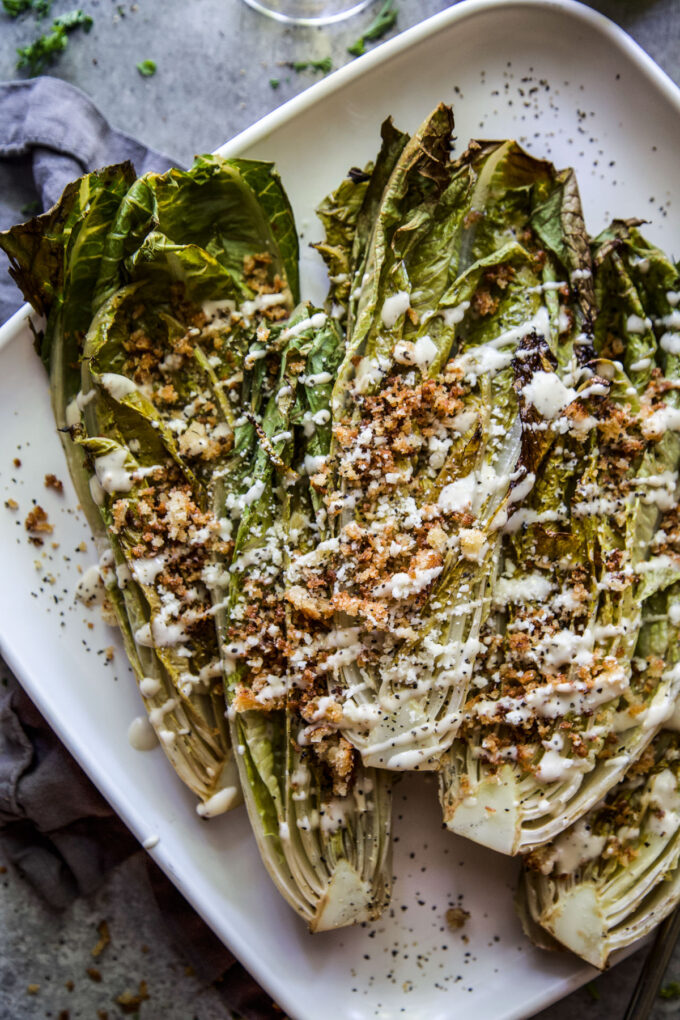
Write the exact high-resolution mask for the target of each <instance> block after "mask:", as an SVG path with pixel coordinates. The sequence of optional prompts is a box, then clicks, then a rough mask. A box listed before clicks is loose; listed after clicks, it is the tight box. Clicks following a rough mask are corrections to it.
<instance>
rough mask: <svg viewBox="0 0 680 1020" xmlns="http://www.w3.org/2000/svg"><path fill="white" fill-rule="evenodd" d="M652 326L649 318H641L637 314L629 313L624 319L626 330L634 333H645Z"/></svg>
mask: <svg viewBox="0 0 680 1020" xmlns="http://www.w3.org/2000/svg"><path fill="white" fill-rule="evenodd" d="M651 328H652V320H651V319H647V318H645V319H642V318H640V316H639V315H629V316H628V318H627V319H626V332H627V333H634V334H636V335H639V334H642V333H646V332H647V331H648V330H650V329H651Z"/></svg>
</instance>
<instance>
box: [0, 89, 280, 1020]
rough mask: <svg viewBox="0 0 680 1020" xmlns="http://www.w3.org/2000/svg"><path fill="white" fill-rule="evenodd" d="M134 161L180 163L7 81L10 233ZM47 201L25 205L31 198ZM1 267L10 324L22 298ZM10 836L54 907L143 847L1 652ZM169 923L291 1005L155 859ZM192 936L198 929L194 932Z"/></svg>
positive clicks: (3, 137) (49, 94)
mask: <svg viewBox="0 0 680 1020" xmlns="http://www.w3.org/2000/svg"><path fill="white" fill-rule="evenodd" d="M126 159H129V160H131V161H132V163H133V164H134V166H135V168H136V170H137V173H138V174H142V173H146V172H147V171H149V170H155V171H164V170H167V169H168V168H169V167H170V166H173V165H177V164H175V163H173V161H172V160H171V159H169V158H168V157H167V156H163V155H162V154H161V153H158V152H154V151H153V150H152V149H148V148H146V147H145V146H144V145H142V144H141V143H139V142H137V141H135V140H134V139H133V138H130V137H129V136H128V135H125V134H122V133H121V132H119V131H115V130H114V129H113V128H111V127H110V125H109V124H108V123H107V122H106V121H105V120H104V118H103V117H102V115H101V114H100V113H99V111H98V110H97V109H96V107H95V106H94V105H93V103H92V102H91V101H90V100H89V99H88V98H87V96H85V95H84V94H83V93H82V92H80V91H79V90H78V89H76V88H74V87H73V86H72V85H68V84H67V83H66V82H63V81H59V80H58V79H56V78H48V77H45V78H37V79H35V80H32V81H19V82H9V83H7V84H0V229H4V228H5V227H8V226H11V225H12V224H13V223H16V222H19V221H20V220H22V219H26V218H28V216H29V215H34V214H35V212H36V211H40V209H48V208H49V207H50V206H51V205H53V204H54V202H55V201H56V200H57V199H58V197H59V195H60V194H61V192H62V190H63V189H64V187H65V185H66V184H68V183H69V182H70V181H72V180H74V179H75V178H76V177H79V176H81V174H83V173H86V172H88V171H90V170H94V169H96V168H97V167H101V166H106V165H108V164H110V163H118V162H121V161H123V160H126ZM31 200H32V201H33V203H37V204H38V205H39V208H38V209H31V210H30V212H28V213H26V212H23V214H22V205H23V206H24V208H25V204H26V203H27V202H28V201H31ZM0 258H2V259H3V260H4V262H3V263H2V264H0V324H1V323H2V322H4V321H5V320H6V319H7V318H8V317H9V316H10V315H11V314H12V313H13V312H15V311H16V310H17V308H19V306H20V305H21V303H22V302H21V295H20V294H19V292H18V290H17V288H16V286H15V285H14V282H13V281H12V280H11V278H10V277H9V275H8V274H7V271H6V270H7V262H6V260H5V257H4V255H1V254H0ZM0 840H2V844H3V849H4V851H5V853H6V854H7V856H8V857H9V859H10V860H11V861H12V862H13V864H14V865H15V866H16V867H17V868H18V870H19V871H20V872H21V873H22V874H23V875H24V877H25V878H26V880H27V881H29V882H30V883H31V885H32V886H33V887H34V888H35V890H36V891H37V892H38V893H39V895H40V896H41V897H42V898H43V899H44V901H45V902H46V903H47V904H48V905H49V906H50V907H52V908H54V909H63V908H64V907H65V906H67V905H68V904H69V903H71V902H72V900H73V899H74V897H76V896H81V895H87V894H88V893H91V892H92V891H93V890H94V889H96V888H97V886H98V885H99V884H100V883H101V882H102V881H103V879H104V877H105V875H106V872H107V871H108V870H109V869H110V868H111V867H113V866H114V865H115V864H117V863H119V862H120V861H122V860H124V859H125V858H126V857H128V856H129V855H130V854H132V853H135V852H136V851H139V844H138V843H137V840H136V839H135V838H134V837H133V836H132V834H131V833H130V832H129V831H128V830H127V828H126V827H125V825H124V824H123V822H122V821H121V820H120V819H119V818H118V817H117V816H116V815H115V813H114V812H113V811H112V810H111V808H110V806H109V805H108V804H107V802H106V801H105V800H104V798H103V797H102V796H101V795H100V794H99V793H98V792H97V790H96V789H95V788H94V786H93V785H92V783H91V782H90V781H89V779H88V778H87V776H86V775H85V774H84V772H83V771H82V770H81V769H80V767H79V766H78V764H77V763H76V762H75V761H74V759H73V758H72V757H71V755H70V754H69V753H68V751H67V750H66V748H65V747H64V746H63V744H62V743H61V742H60V740H59V739H58V737H57V736H56V735H55V734H54V733H53V732H52V730H51V729H50V727H49V726H48V724H47V723H46V722H45V720H44V719H43V718H42V716H41V715H40V713H39V712H38V710H37V709H36V708H35V706H34V705H33V704H32V702H31V701H30V699H29V698H28V696H27V695H26V694H25V693H24V692H23V691H22V690H21V688H20V686H19V685H18V683H17V682H16V680H15V679H14V678H13V677H12V675H11V673H10V671H9V669H8V668H7V666H6V665H5V663H4V662H3V661H2V659H0ZM149 877H150V880H151V887H152V889H153V890H154V893H155V895H156V899H157V901H158V904H159V907H160V909H161V912H162V914H163V919H164V922H166V926H167V928H168V929H169V930H170V931H171V932H173V931H174V932H176V933H177V943H178V947H180V948H181V951H182V953H183V954H184V955H185V956H187V957H188V958H189V961H190V962H191V964H192V965H193V967H194V970H195V971H196V973H197V975H198V976H199V977H200V978H202V979H203V980H205V981H206V982H211V983H215V987H216V988H217V989H218V991H219V992H220V994H221V996H222V998H223V1000H224V1002H225V1005H226V1006H227V1007H228V1008H229V1009H230V1010H234V1011H236V1012H238V1013H239V1014H240V1015H241V1016H243V1017H245V1018H247V1020H270V1018H272V1017H276V1018H277V1020H281V1016H282V1014H281V1011H280V1010H279V1009H278V1008H276V1007H275V1006H274V1005H273V1004H272V1002H271V999H270V998H269V996H268V995H267V994H266V993H265V992H263V991H262V989H261V988H260V987H259V985H257V983H256V982H255V981H254V980H253V978H251V977H250V975H249V974H248V973H247V971H245V970H244V968H243V967H241V965H240V964H239V963H237V962H236V961H235V960H234V957H233V956H232V955H231V953H229V951H228V950H227V949H226V948H225V947H224V946H223V945H222V944H221V942H220V941H219V940H218V939H217V938H216V936H215V935H214V934H213V933H212V932H211V931H210V929H209V928H208V927H207V925H205V924H204V923H203V921H202V920H201V919H200V918H199V917H198V915H197V914H196V913H195V912H194V911H193V910H192V908H191V907H190V906H189V904H188V903H187V902H186V900H185V899H184V898H183V897H182V896H181V894H180V893H179V892H178V891H177V890H176V889H175V888H174V886H172V884H171V883H170V882H169V881H168V879H167V878H166V877H165V876H164V875H163V873H162V872H161V871H160V870H159V869H158V868H157V867H156V866H155V865H154V864H153V863H152V862H151V860H150V859H149ZM187 933H190V935H191V937H190V938H189V939H187Z"/></svg>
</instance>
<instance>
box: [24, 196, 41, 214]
mask: <svg viewBox="0 0 680 1020" xmlns="http://www.w3.org/2000/svg"><path fill="white" fill-rule="evenodd" d="M41 209H42V205H41V204H40V202H39V201H38V199H37V198H36V199H34V200H33V201H32V202H27V203H26V205H22V207H21V209H20V210H19V212H20V213H21V215H22V216H35V215H36V213H39V212H40V211H41Z"/></svg>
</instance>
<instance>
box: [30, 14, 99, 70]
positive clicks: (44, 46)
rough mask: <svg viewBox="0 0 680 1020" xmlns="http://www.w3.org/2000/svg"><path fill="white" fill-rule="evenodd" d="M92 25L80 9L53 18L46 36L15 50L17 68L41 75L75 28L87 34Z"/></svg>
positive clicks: (63, 48) (60, 50)
mask: <svg viewBox="0 0 680 1020" xmlns="http://www.w3.org/2000/svg"><path fill="white" fill-rule="evenodd" d="M92 24H93V22H92V18H91V17H90V15H89V14H85V13H84V12H83V11H81V10H80V9H78V8H77V9H75V10H73V11H67V13H66V14H62V15H61V17H59V18H55V20H54V21H53V22H52V28H51V30H50V31H49V32H48V33H47V34H46V35H41V36H39V37H38V38H37V39H36V40H35V41H34V42H32V43H29V45H28V46H20V47H19V48H18V49H17V54H18V56H19V59H18V61H17V67H18V68H19V69H20V70H22V69H23V68H27V69H28V71H29V72H30V74H32V75H35V74H42V72H43V71H44V70H45V68H47V67H48V66H49V65H50V64H51V63H53V62H54V60H55V59H56V57H57V56H58V55H59V54H60V53H62V52H63V51H64V50H65V49H66V47H67V45H68V33H69V32H72V31H73V30H74V29H76V28H82V29H83V30H84V31H85V32H89V31H90V29H91V28H92Z"/></svg>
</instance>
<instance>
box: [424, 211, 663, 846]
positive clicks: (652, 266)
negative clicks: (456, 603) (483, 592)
mask: <svg viewBox="0 0 680 1020" xmlns="http://www.w3.org/2000/svg"><path fill="white" fill-rule="evenodd" d="M630 231H631V228H630V227H629V226H627V225H622V224H615V225H614V227H613V228H612V230H611V231H609V232H607V234H606V235H605V237H604V240H601V241H597V242H596V243H595V246H594V252H595V258H594V280H593V284H594V288H593V293H594V294H595V295H596V296H597V297H598V298H599V299H600V302H601V305H600V309H599V314H597V317H595V311H596V310H595V309H594V310H593V311H594V315H593V322H594V335H593V337H592V338H590V339H588V342H587V343H586V344H585V345H582V344H581V338H577V344H576V347H575V350H576V353H577V354H578V358H577V364H576V366H575V369H574V371H572V374H571V378H570V379H569V380H568V381H569V382H570V383H571V384H572V386H571V387H570V392H567V391H566V390H565V394H564V405H563V407H562V408H561V409H559V408H556V410H557V411H558V413H556V414H555V415H554V416H553V421H552V422H549V423H548V430H549V432H550V433H552V439H551V445H550V449H549V450H548V452H547V454H546V456H545V457H544V459H543V461H542V464H541V466H540V467H539V468H538V469H537V471H536V476H535V481H534V484H533V486H532V488H531V491H530V493H528V494H527V497H526V499H525V501H524V504H523V506H522V507H521V508H520V509H518V510H517V511H516V513H515V514H513V515H512V516H511V517H510V519H509V521H508V523H507V525H506V528H505V534H504V536H503V546H502V552H501V556H502V559H501V568H500V571H499V575H498V578H497V579H495V580H494V582H493V585H492V589H491V591H490V598H491V602H492V613H491V615H490V617H489V619H488V621H487V625H486V628H485V630H484V631H483V633H482V638H481V640H482V645H483V649H482V652H481V654H480V657H479V659H478V661H477V666H476V669H475V676H474V677H473V681H472V684H473V693H472V696H471V697H470V698H469V700H468V703H467V706H466V718H465V721H464V723H463V727H462V730H461V739H460V740H458V741H457V742H456V743H455V745H454V747H453V748H452V751H451V753H450V754H449V755H448V756H447V759H446V761H445V766H444V769H443V772H442V801H443V806H444V817H445V821H446V823H447V824H448V825H449V827H450V828H451V829H453V830H454V831H456V832H459V833H461V834H464V835H467V836H469V837H470V838H472V839H475V840H478V841H479V842H481V843H484V844H486V845H488V846H492V847H493V848H494V849H497V850H500V851H502V852H505V853H518V852H519V851H521V850H526V849H529V848H530V847H532V846H535V845H538V844H540V843H542V842H545V841H546V840H549V839H553V838H554V837H555V836H556V835H557V834H558V833H559V832H560V831H561V830H562V829H564V828H566V827H567V826H568V825H570V824H571V823H573V822H574V821H575V820H576V819H578V818H579V817H580V816H581V815H582V814H583V813H584V812H586V811H588V810H589V809H590V808H591V807H592V805H593V804H594V803H596V801H598V800H599V799H600V798H601V797H602V796H603V795H604V794H606V792H607V790H608V789H610V788H611V787H612V786H613V785H614V784H615V783H616V782H617V781H618V779H619V778H620V776H621V775H622V773H623V772H624V771H625V769H626V767H627V765H628V764H629V763H630V762H631V761H632V760H634V759H635V758H636V757H637V756H639V755H640V754H642V752H643V751H644V749H645V747H646V746H647V745H648V743H649V741H650V740H651V739H652V737H653V736H654V734H655V732H656V730H657V729H658V727H659V725H660V724H661V722H662V721H663V719H664V717H665V715H667V714H668V713H669V712H670V711H671V710H672V706H673V703H674V700H675V697H676V695H677V689H678V686H677V680H676V678H675V674H674V673H673V672H672V671H670V672H669V671H664V670H663V669H662V668H659V662H660V661H661V660H659V659H658V657H654V655H652V656H651V658H648V659H646V660H645V661H644V662H643V664H642V665H641V664H640V656H641V654H642V653H641V652H636V651H635V649H636V644H637V645H638V647H640V644H639V640H638V635H639V633H640V627H641V625H642V621H643V617H644V613H645V612H646V611H648V610H647V606H648V603H649V605H654V604H655V602H654V600H655V599H659V598H662V599H663V597H664V592H666V591H667V590H670V589H671V588H672V586H673V585H674V584H675V583H676V582H677V580H678V578H679V577H680V574H679V570H680V557H678V549H677V547H676V544H675V536H676V531H677V525H676V520H675V518H676V507H677V502H676V500H677V496H676V490H677V484H678V464H679V463H680V439H679V437H678V428H679V427H680V415H679V413H678V396H677V390H676V380H677V369H678V360H677V354H674V353H671V351H670V350H669V348H673V346H674V340H673V333H672V329H673V322H674V318H673V312H672V308H671V307H669V302H668V292H669V288H670V285H671V284H672V283H674V281H675V280H676V279H677V277H676V272H675V269H674V267H673V266H672V265H671V264H670V263H669V262H668V260H667V259H666V258H665V256H663V255H662V253H660V252H659V251H658V250H656V249H652V248H651V247H650V246H648V245H646V244H645V243H644V242H643V241H642V240H641V239H640V238H639V236H638V235H637V234H636V233H635V232H633V233H632V235H631V233H630ZM638 249H640V250H643V251H644V253H645V258H646V259H648V262H647V264H646V270H647V272H648V273H649V274H650V275H649V276H648V277H647V281H646V286H644V287H643V286H638V285H637V284H638V283H639V280H640V277H639V276H638V279H637V280H636V276H637V274H638V273H639V263H638V259H639V258H640V257H641V256H640V255H639V254H638ZM642 275H644V273H643V274H642ZM653 281H656V283H654V282H653ZM670 293H671V295H672V294H673V292H672V291H670ZM638 313H642V314H641V315H639V316H638ZM664 331H665V332H664ZM645 334H648V335H647V336H645ZM657 336H658V338H659V339H658V341H657ZM630 348H632V349H633V351H634V354H632V355H629V350H630ZM585 352H589V354H590V360H585V359H584V353H585ZM596 352H599V353H596ZM604 354H610V355H616V356H617V357H620V358H621V361H616V362H614V361H611V360H608V359H607V358H605V357H603V355H604ZM592 355H595V356H594V357H593V356H592ZM641 355H644V358H641V357H640V356H641ZM633 359H635V360H633ZM621 362H623V363H624V364H626V365H628V366H629V368H630V370H631V377H630V378H629V377H628V376H627V374H626V372H625V371H624V368H623V367H622V364H621ZM579 366H580V367H579ZM579 380H580V381H579ZM574 384H576V387H575V388H573V385H574ZM534 388H535V387H534ZM530 389H531V384H530V387H526V386H525V387H524V389H523V393H524V394H525V395H526V394H527V393H528V392H529V391H530ZM650 655H651V653H650Z"/></svg>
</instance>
